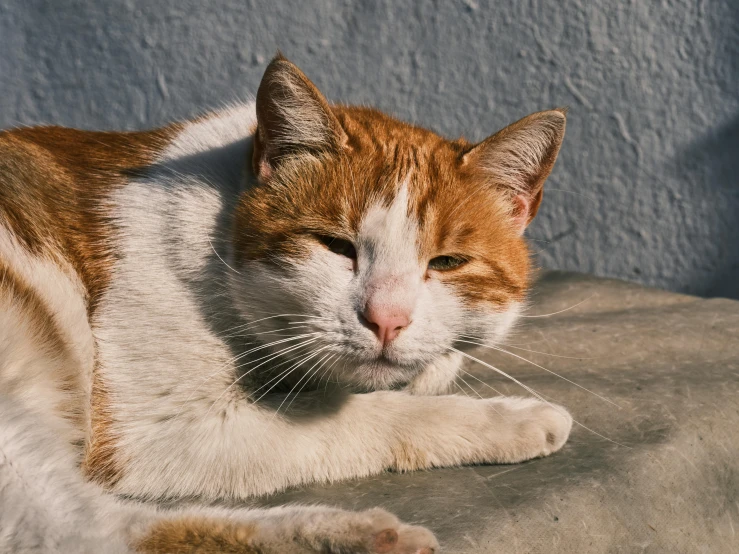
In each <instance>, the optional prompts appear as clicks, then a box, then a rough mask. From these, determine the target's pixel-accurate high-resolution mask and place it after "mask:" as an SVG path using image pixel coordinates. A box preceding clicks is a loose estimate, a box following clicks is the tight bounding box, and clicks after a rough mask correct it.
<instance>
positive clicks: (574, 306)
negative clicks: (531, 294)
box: [518, 293, 596, 319]
mask: <svg viewBox="0 0 739 554" xmlns="http://www.w3.org/2000/svg"><path fill="white" fill-rule="evenodd" d="M594 296H596V294H595V293H593V294H591V295H590V296H588V297H587V298H586V299H585V300H580V302H578V303H577V304H573V305H572V306H570V307H569V308H565V309H564V310H559V311H558V312H552V313H550V314H539V315H519V316H518V317H526V318H529V319H533V318H535V317H549V316H552V315H557V314H561V313H563V312H567V311H569V310H572V309H573V308H577V307H578V306H579V305H580V304H584V303H585V302H587V301H588V300H590V299H592V298H593V297H594Z"/></svg>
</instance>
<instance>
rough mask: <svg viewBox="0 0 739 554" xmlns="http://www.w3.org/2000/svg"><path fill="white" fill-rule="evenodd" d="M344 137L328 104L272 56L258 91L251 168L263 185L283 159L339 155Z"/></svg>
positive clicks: (295, 70)
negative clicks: (327, 153) (307, 154)
mask: <svg viewBox="0 0 739 554" xmlns="http://www.w3.org/2000/svg"><path fill="white" fill-rule="evenodd" d="M346 143H347V136H346V133H345V132H344V130H343V129H342V127H341V124H340V123H339V120H338V119H337V118H336V116H335V115H334V114H333V112H332V111H331V108H330V107H329V105H328V102H327V101H326V99H325V98H324V97H323V95H322V94H321V93H320V92H319V90H318V89H317V88H316V86H315V85H314V84H313V83H311V82H310V80H309V79H308V77H306V76H305V75H304V74H303V72H302V71H300V69H298V67H297V66H296V65H295V64H293V63H292V62H290V61H288V60H287V59H286V58H284V57H283V56H282V54H279V53H278V54H277V56H275V57H274V59H273V60H272V61H271V62H270V64H269V65H268V66H267V69H266V70H265V72H264V76H263V77H262V82H261V83H260V85H259V90H258V91H257V131H256V133H255V136H254V153H253V156H252V165H253V168H254V173H255V174H256V176H257V178H258V179H259V180H260V181H263V182H264V181H266V180H268V179H269V178H270V176H271V175H272V174H273V173H274V171H275V170H276V169H277V168H278V167H279V165H280V163H281V162H282V160H283V159H285V158H286V157H289V156H291V155H295V154H300V153H311V154H319V153H322V152H329V151H338V150H339V149H341V148H342V147H343V146H344V145H345V144H346Z"/></svg>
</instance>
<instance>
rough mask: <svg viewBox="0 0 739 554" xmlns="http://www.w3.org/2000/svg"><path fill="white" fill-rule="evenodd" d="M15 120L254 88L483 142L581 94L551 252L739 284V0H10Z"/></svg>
mask: <svg viewBox="0 0 739 554" xmlns="http://www.w3.org/2000/svg"><path fill="white" fill-rule="evenodd" d="M0 44H2V53H1V54H0V127H6V126H11V125H19V124H35V123H59V124H64V125H71V126H77V127H84V128H124V129H134V128H144V127H149V126H153V125H157V124H161V123H164V122H166V121H169V120H171V119H172V118H183V117H187V116H191V115H193V114H196V113H198V112H200V111H202V110H204V109H207V108H212V107H217V106H220V105H222V104H223V103H225V102H228V101H231V100H233V99H235V98H243V97H246V96H248V95H249V94H251V93H253V92H254V91H255V90H256V87H257V84H258V82H259V79H260V77H261V74H262V71H263V69H264V67H265V65H266V63H267V61H268V60H269V58H270V56H271V55H272V54H273V53H274V52H275V50H276V49H277V48H281V49H282V50H283V51H284V53H285V54H286V55H288V56H289V57H290V58H292V59H293V60H294V61H295V62H297V63H298V64H299V65H301V66H302V67H303V68H304V70H305V71H306V72H307V73H308V74H309V75H310V76H311V77H312V78H313V79H314V80H315V81H316V82H317V84H318V85H319V86H320V87H322V89H323V90H324V91H325V92H326V93H327V95H328V96H329V97H330V98H332V99H334V100H342V101H347V102H354V103H366V104H373V105H377V106H379V107H381V108H384V109H386V110H389V111H391V112H394V113H396V114H397V115H399V116H401V117H403V118H405V119H409V120H412V121H415V122H418V123H421V124H424V125H427V126H431V127H433V128H435V129H437V130H439V131H440V132H442V133H445V134H447V135H450V136H456V135H459V134H465V135H466V136H468V137H469V138H473V139H481V138H483V137H484V136H486V135H487V134H489V133H492V132H493V131H495V130H497V129H498V128H500V127H502V126H503V125H505V124H507V123H509V122H511V121H513V120H515V119H517V118H519V117H521V116H523V115H526V114H527V113H529V112H531V111H535V110H539V109H542V108H546V107H553V106H561V105H569V106H570V108H571V111H570V119H569V126H568V133H567V138H566V140H565V146H564V149H563V153H562V156H561V160H560V162H559V165H558V167H557V168H556V170H555V172H554V174H553V176H552V178H551V180H550V182H549V189H548V193H547V194H546V199H545V203H544V206H543V209H542V211H541V212H540V213H541V215H540V216H539V217H538V219H537V221H536V223H535V224H534V225H533V227H532V228H531V230H530V236H531V237H532V238H534V239H536V242H535V244H536V245H537V247H538V248H539V249H540V259H541V262H542V263H543V264H544V265H545V266H548V267H552V268H560V269H571V270H579V271H584V272H589V273H595V274H598V275H608V276H617V277H621V278H625V279H630V280H634V281H639V282H642V283H646V284H650V285H655V286H659V287H662V288H667V289H672V290H676V291H683V292H690V293H695V294H701V295H724V296H731V297H734V298H739V246H738V245H739V180H738V179H739V178H738V177H737V176H738V175H739V156H738V155H737V154H738V153H739V2H737V0H711V1H706V0H661V1H659V2H657V1H654V2H645V1H639V0H630V1H624V0H592V1H591V0H525V1H520V0H505V1H500V2H486V1H483V0H449V1H443V2H441V1H438V0H377V1H361V2H360V1H350V0H318V1H299V0H290V1H286V0H285V1H275V0H211V1H208V2H202V1H200V0H157V1H155V2H152V1H149V0H105V1H99V0H69V1H65V2H59V1H54V0H45V1H44V0H0Z"/></svg>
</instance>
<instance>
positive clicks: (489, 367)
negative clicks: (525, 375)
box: [447, 346, 631, 450]
mask: <svg viewBox="0 0 739 554" xmlns="http://www.w3.org/2000/svg"><path fill="white" fill-rule="evenodd" d="M447 348H448V349H449V350H451V351H452V352H457V353H458V354H461V355H462V356H464V357H465V358H467V359H469V360H472V361H474V362H477V363H478V364H480V365H482V366H485V367H487V368H488V369H492V370H493V371H495V372H497V373H500V374H501V375H503V376H504V377H507V378H508V379H510V380H511V381H513V382H514V383H516V384H517V385H518V386H520V387H522V388H523V389H524V390H526V391H527V392H529V393H530V394H533V395H534V396H535V397H536V398H537V399H539V400H541V401H542V402H544V403H545V404H547V405H548V406H549V407H550V408H552V409H554V410H556V411H558V412H560V413H561V412H562V411H563V410H564V409H563V408H561V407H559V406H555V405H554V404H552V403H551V402H549V400H547V399H546V398H544V397H543V396H542V395H541V394H539V393H538V392H536V391H535V390H534V389H532V388H531V387H529V386H528V385H525V384H524V383H522V382H521V381H519V380H518V379H516V378H515V377H513V376H512V375H509V374H508V373H506V372H505V371H503V370H502V369H499V368H497V367H495V366H494V365H492V364H489V363H487V362H483V361H482V360H480V359H479V358H475V357H474V356H472V355H471V354H467V352H463V351H462V350H458V349H456V348H454V347H453V346H449V347H447ZM572 422H573V423H576V424H577V425H579V426H580V427H582V428H583V429H585V430H586V431H590V432H591V433H593V434H594V435H597V436H598V437H600V438H602V439H604V440H607V441H608V442H611V443H613V444H616V445H618V446H623V447H624V448H628V449H629V450H631V447H630V446H626V445H625V444H621V443H620V442H617V441H615V440H613V439H609V438H608V437H606V436H604V435H601V434H600V433H598V431H595V430H593V429H591V428H590V427H587V426H585V425H583V424H582V423H580V422H579V421H577V420H576V419H574V418H573V419H572Z"/></svg>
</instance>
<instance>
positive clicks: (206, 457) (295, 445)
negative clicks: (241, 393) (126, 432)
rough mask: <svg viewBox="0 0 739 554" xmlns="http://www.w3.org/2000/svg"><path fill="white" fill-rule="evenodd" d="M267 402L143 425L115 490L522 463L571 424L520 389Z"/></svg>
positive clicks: (208, 492) (265, 483)
mask: <svg viewBox="0 0 739 554" xmlns="http://www.w3.org/2000/svg"><path fill="white" fill-rule="evenodd" d="M263 402H266V400H265V401H263ZM263 402H260V403H258V404H250V403H248V402H244V400H243V399H242V400H241V401H238V402H234V403H233V404H229V405H227V406H226V407H224V408H221V409H213V410H212V411H211V413H210V414H208V417H203V416H202V415H200V414H194V415H193V416H192V417H190V416H187V417H185V416H183V417H180V418H175V419H172V420H171V421H169V422H168V425H167V426H161V427H160V429H161V431H160V433H158V434H156V435H154V434H151V433H148V434H145V433H142V434H140V435H137V437H136V440H135V441H133V440H131V441H129V444H130V445H131V448H134V447H135V449H136V450H135V451H134V450H127V451H126V454H127V456H128V457H127V459H128V460H129V461H128V463H127V465H126V468H125V472H124V473H123V474H122V477H121V479H120V480H119V481H117V482H116V483H115V484H114V485H113V488H114V490H116V491H118V492H122V493H127V494H132V495H138V496H146V497H159V496H185V495H200V496H201V497H209V498H218V497H222V496H229V497H242V498H244V497H249V496H253V495H260V494H269V493H271V492H274V491H277V490H282V489H284V488H286V487H291V486H301V485H305V484H310V483H317V482H318V483H320V482H331V481H338V480H343V479H351V478H357V477H364V476H368V475H372V474H377V473H381V472H382V471H383V470H386V469H393V470H397V471H409V470H416V469H424V468H432V467H449V466H457V465H461V464H475V463H515V462H521V461H523V460H527V459H530V458H535V457H539V456H546V455H548V454H551V453H552V452H555V451H557V450H558V449H559V448H561V447H562V445H563V444H564V443H565V441H566V440H567V437H568V435H569V432H570V428H571V425H572V418H571V417H570V415H569V414H568V413H567V412H566V411H565V410H564V408H561V407H558V406H554V405H550V404H547V403H545V402H541V401H538V400H534V399H521V398H505V397H501V398H491V399H473V398H468V397H465V396H456V395H446V396H416V395H411V394H409V393H407V392H401V391H383V392H373V393H368V394H357V395H349V396H348V397H346V398H345V399H344V400H343V401H342V402H337V403H336V404H335V405H332V406H326V405H325V403H326V400H325V399H324V398H323V393H322V392H314V393H310V394H301V395H300V396H299V397H298V398H297V399H296V400H295V401H294V402H293V403H292V405H291V406H290V408H289V409H287V404H288V403H290V400H288V402H287V403H282V402H281V401H280V400H279V399H277V400H273V401H272V402H274V403H271V404H270V405H265V404H264V403H263ZM281 403H282V404H283V406H282V411H280V412H279V413H275V410H276V409H277V407H278V406H279V405H280V404H281ZM311 403H312V406H309V404H311ZM317 406H319V407H320V408H319V409H312V408H316V407H317ZM286 409H287V413H285V410H286ZM201 411H202V410H201ZM214 460H216V461H217V463H216V462H214Z"/></svg>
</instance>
